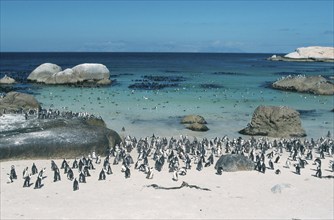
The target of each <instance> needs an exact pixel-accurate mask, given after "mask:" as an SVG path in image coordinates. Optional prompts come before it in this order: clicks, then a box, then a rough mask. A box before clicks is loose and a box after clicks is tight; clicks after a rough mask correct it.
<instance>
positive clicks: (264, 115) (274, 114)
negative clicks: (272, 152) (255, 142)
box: [239, 106, 306, 137]
mask: <svg viewBox="0 0 334 220" xmlns="http://www.w3.org/2000/svg"><path fill="white" fill-rule="evenodd" d="M239 133H240V134H245V135H260V136H270V137H305V136H306V133H305V130H304V129H303V128H302V126H301V121H300V117H299V113H298V112H297V111H296V110H294V109H291V108H289V107H285V106H281V107H277V106H259V107H257V108H256V109H255V111H254V113H253V117H252V121H251V123H250V124H249V125H248V126H247V127H246V128H244V129H242V130H241V131H239Z"/></svg>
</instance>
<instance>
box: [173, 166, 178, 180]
mask: <svg viewBox="0 0 334 220" xmlns="http://www.w3.org/2000/svg"><path fill="white" fill-rule="evenodd" d="M172 180H174V181H178V180H179V174H178V170H177V169H175V170H174V172H173V178H172Z"/></svg>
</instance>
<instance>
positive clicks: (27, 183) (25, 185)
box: [23, 174, 31, 187]
mask: <svg viewBox="0 0 334 220" xmlns="http://www.w3.org/2000/svg"><path fill="white" fill-rule="evenodd" d="M30 177H31V174H29V175H27V176H26V177H25V178H24V183H23V187H30Z"/></svg>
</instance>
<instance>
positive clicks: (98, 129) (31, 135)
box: [0, 114, 121, 160]
mask: <svg viewBox="0 0 334 220" xmlns="http://www.w3.org/2000/svg"><path fill="white" fill-rule="evenodd" d="M4 117H10V118H11V119H12V120H5V119H3V118H4ZM20 118H21V119H20ZM0 121H6V122H7V124H6V126H5V129H2V127H3V126H0V160H1V159H30V158H51V157H52V158H55V157H56V158H64V157H66V158H75V157H81V156H82V155H88V154H89V153H91V152H92V151H95V152H96V153H97V154H99V155H105V152H106V150H107V149H108V148H112V147H113V146H115V145H116V144H119V143H120V142H121V138H120V136H119V135H118V133H117V132H115V131H113V130H111V129H108V128H107V127H105V126H104V122H103V121H101V120H98V119H87V118H70V119H69V118H56V119H38V118H30V119H28V120H26V119H24V117H22V115H18V114H17V115H3V116H1V117H0Z"/></svg>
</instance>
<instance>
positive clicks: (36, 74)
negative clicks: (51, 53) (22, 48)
mask: <svg viewBox="0 0 334 220" xmlns="http://www.w3.org/2000/svg"><path fill="white" fill-rule="evenodd" d="M61 70H62V69H61V67H60V66H58V65H56V64H53V63H43V64H41V65H40V66H38V67H37V68H36V69H34V71H32V72H31V73H30V75H29V76H28V80H30V81H35V82H40V83H45V81H46V80H47V79H48V78H50V77H51V76H52V75H53V74H55V73H58V72H60V71H61Z"/></svg>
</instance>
